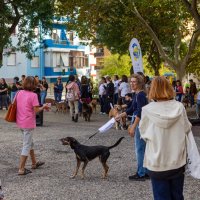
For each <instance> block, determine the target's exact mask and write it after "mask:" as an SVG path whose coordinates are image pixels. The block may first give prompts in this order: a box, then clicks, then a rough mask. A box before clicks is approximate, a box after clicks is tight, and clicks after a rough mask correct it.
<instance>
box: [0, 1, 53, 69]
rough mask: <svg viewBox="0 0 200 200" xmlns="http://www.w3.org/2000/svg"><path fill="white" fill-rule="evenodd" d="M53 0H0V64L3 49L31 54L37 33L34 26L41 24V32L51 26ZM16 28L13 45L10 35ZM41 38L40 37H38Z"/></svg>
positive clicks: (29, 55)
mask: <svg viewBox="0 0 200 200" xmlns="http://www.w3.org/2000/svg"><path fill="white" fill-rule="evenodd" d="M53 15H54V0H42V1H40V0H6V1H5V0H0V35H1V37H0V66H1V63H2V53H3V49H4V48H7V49H9V50H8V53H9V52H11V51H14V50H21V51H22V52H26V53H27V56H28V57H31V55H32V54H33V46H34V44H35V42H36V41H35V39H36V37H37V35H36V34H35V28H36V27H38V26H40V25H41V26H42V29H41V31H42V33H45V32H47V31H48V30H49V29H50V28H51V26H52V18H53ZM16 27H17V28H18V32H17V35H16V36H17V38H18V44H17V46H13V44H12V41H11V35H12V34H13V33H15V30H16ZM40 39H41V38H40Z"/></svg>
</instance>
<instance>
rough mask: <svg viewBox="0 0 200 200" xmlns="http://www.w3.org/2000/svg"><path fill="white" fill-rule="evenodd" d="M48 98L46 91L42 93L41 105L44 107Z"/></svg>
mask: <svg viewBox="0 0 200 200" xmlns="http://www.w3.org/2000/svg"><path fill="white" fill-rule="evenodd" d="M46 96H47V91H46V90H45V91H41V92H40V98H41V105H43V104H44V103H45V99H46Z"/></svg>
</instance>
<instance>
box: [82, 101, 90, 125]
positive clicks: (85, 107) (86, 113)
mask: <svg viewBox="0 0 200 200" xmlns="http://www.w3.org/2000/svg"><path fill="white" fill-rule="evenodd" d="M82 106H83V107H82V113H83V118H84V119H85V121H88V122H89V121H90V117H91V115H92V107H91V105H89V104H87V103H85V102H83V105H82Z"/></svg>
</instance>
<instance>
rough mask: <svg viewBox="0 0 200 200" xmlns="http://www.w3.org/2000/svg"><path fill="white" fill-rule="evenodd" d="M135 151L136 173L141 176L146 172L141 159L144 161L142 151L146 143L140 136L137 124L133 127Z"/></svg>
mask: <svg viewBox="0 0 200 200" xmlns="http://www.w3.org/2000/svg"><path fill="white" fill-rule="evenodd" d="M134 139H135V153H136V159H137V174H138V175H139V176H140V177H142V176H145V174H146V171H147V170H146V168H144V167H143V161H144V152H145V147H146V143H145V141H144V140H143V139H142V138H141V137H140V131H139V126H138V125H137V127H136V129H135V136H134Z"/></svg>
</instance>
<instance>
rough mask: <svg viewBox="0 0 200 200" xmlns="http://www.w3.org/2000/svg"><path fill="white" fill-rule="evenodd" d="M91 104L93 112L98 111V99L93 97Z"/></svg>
mask: <svg viewBox="0 0 200 200" xmlns="http://www.w3.org/2000/svg"><path fill="white" fill-rule="evenodd" d="M90 105H91V106H92V110H93V112H95V113H96V112H97V99H92V101H91V102H90Z"/></svg>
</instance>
